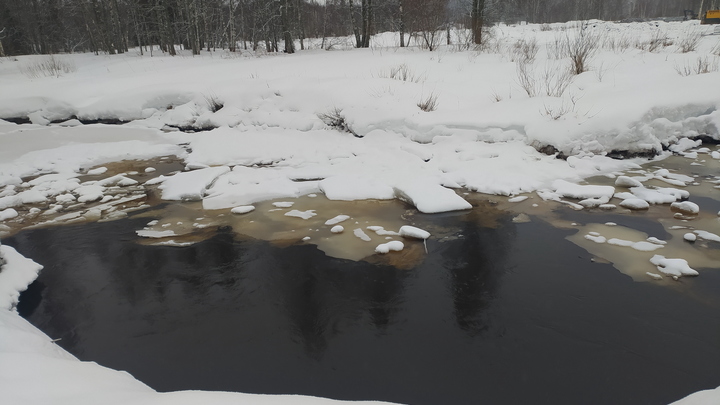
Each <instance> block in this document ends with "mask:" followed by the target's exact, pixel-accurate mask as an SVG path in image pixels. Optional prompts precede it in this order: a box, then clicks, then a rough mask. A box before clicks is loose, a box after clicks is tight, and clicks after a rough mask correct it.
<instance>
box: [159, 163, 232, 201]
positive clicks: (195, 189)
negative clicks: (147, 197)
mask: <svg viewBox="0 0 720 405" xmlns="http://www.w3.org/2000/svg"><path fill="white" fill-rule="evenodd" d="M229 171H230V168H229V167H227V166H219V167H209V168H205V169H199V170H193V171H190V172H183V173H178V174H176V175H174V176H170V177H168V178H167V179H165V180H164V181H163V183H162V184H161V185H160V189H161V190H162V198H163V200H200V199H202V197H203V194H204V193H205V190H206V189H207V188H208V187H210V186H211V185H212V184H213V182H215V180H216V179H217V178H218V177H220V176H222V175H223V174H225V173H228V172H229ZM146 184H147V183H146Z"/></svg>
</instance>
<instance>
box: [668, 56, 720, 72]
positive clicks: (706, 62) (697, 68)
mask: <svg viewBox="0 0 720 405" xmlns="http://www.w3.org/2000/svg"><path fill="white" fill-rule="evenodd" d="M718 68H720V65H719V64H718V59H717V58H713V59H712V60H711V59H710V58H708V57H707V56H704V57H703V56H699V57H698V58H697V60H696V61H695V63H690V62H687V63H685V65H684V66H677V65H676V66H675V71H676V72H678V74H679V75H680V76H690V75H693V74H695V75H701V74H705V73H711V72H717V71H718Z"/></svg>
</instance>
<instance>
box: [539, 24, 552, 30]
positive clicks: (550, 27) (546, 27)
mask: <svg viewBox="0 0 720 405" xmlns="http://www.w3.org/2000/svg"><path fill="white" fill-rule="evenodd" d="M540 31H552V26H550V24H547V23H545V24H543V25H541V26H540Z"/></svg>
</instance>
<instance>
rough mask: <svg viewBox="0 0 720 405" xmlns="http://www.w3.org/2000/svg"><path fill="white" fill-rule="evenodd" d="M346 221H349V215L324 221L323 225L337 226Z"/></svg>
mask: <svg viewBox="0 0 720 405" xmlns="http://www.w3.org/2000/svg"><path fill="white" fill-rule="evenodd" d="M348 219H350V216H349V215H338V216H336V217H334V218H330V219H328V220H327V221H325V225H327V226H332V225H337V224H339V223H341V222H344V221H347V220H348Z"/></svg>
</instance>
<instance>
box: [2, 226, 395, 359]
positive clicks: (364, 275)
mask: <svg viewBox="0 0 720 405" xmlns="http://www.w3.org/2000/svg"><path fill="white" fill-rule="evenodd" d="M143 225H144V220H140V221H133V220H129V221H116V222H112V223H104V224H85V225H82V226H77V227H58V228H49V229H36V230H28V231H24V232H21V233H20V234H18V235H17V236H16V237H15V238H11V239H8V244H9V245H12V246H16V247H18V250H19V251H21V253H25V254H26V255H28V256H30V257H33V258H34V259H36V260H37V261H38V262H40V263H42V264H45V265H46V269H45V271H44V272H43V273H41V282H44V283H46V284H47V285H48V286H49V287H48V288H47V289H46V290H45V291H44V292H43V293H42V298H40V303H39V305H38V311H37V312H39V313H37V314H33V315H32V316H31V317H30V318H31V321H33V322H34V323H36V324H41V323H45V324H46V325H45V326H43V327H42V328H43V329H44V330H45V331H46V332H48V333H51V334H53V335H54V336H56V337H63V340H64V342H65V343H66V345H65V347H67V348H70V347H72V346H75V344H76V343H77V342H78V340H82V335H83V331H84V330H85V329H88V330H90V329H91V328H93V327H94V326H93V324H94V323H95V321H94V319H97V318H98V317H102V318H105V319H112V318H117V319H121V320H123V322H125V321H127V319H133V320H135V321H136V322H135V323H133V326H132V327H133V328H135V330H134V331H133V333H134V334H143V333H164V332H166V331H168V330H172V329H173V328H175V327H176V326H180V325H183V324H185V323H187V322H192V319H198V317H203V316H204V314H207V313H210V312H213V311H216V310H218V309H222V310H227V311H235V310H238V311H254V312H255V313H259V314H262V315H261V317H263V316H264V317H265V318H264V319H266V322H268V324H273V323H277V324H278V325H279V327H280V328H282V329H281V330H282V331H287V332H288V333H289V338H291V339H294V340H295V339H296V340H297V341H298V342H300V343H301V344H302V346H303V349H304V351H305V352H306V353H307V354H308V355H309V356H310V357H313V358H320V357H321V356H322V353H323V352H324V351H325V349H326V347H327V345H328V340H329V339H330V338H331V337H332V336H336V335H339V334H341V333H342V332H343V331H345V330H347V329H348V328H350V327H352V326H353V325H356V324H358V323H359V322H363V321H368V320H369V322H370V324H372V325H373V326H374V327H375V328H376V329H377V330H378V331H379V332H380V333H382V332H383V331H384V330H385V328H387V327H388V326H389V325H390V324H392V320H393V317H394V315H395V314H396V313H397V311H398V306H399V304H400V302H401V301H402V298H401V295H402V292H403V289H404V279H405V277H406V274H408V273H407V271H402V270H397V269H394V268H391V267H387V266H378V265H374V264H370V263H366V262H351V261H345V260H339V259H334V258H330V257H328V256H326V255H325V254H324V253H323V252H321V251H319V250H318V249H317V248H315V247H314V246H291V247H288V248H279V247H275V246H273V245H271V244H269V243H267V242H263V241H256V240H247V241H244V240H238V239H237V238H236V235H235V233H234V232H233V231H232V230H230V229H220V230H218V231H217V233H216V234H215V235H214V236H213V237H212V238H210V239H208V240H205V241H203V242H199V243H197V244H195V245H192V246H189V247H184V248H176V247H162V246H146V245H141V244H137V243H135V241H136V237H135V235H134V231H135V230H136V229H140V227H142V226H143ZM60 235H62V236H60ZM254 291H257V292H258V293H257V294H250V292H254ZM278 310H280V311H278ZM227 322H232V321H231V320H227ZM158 327H159V328H165V330H155V328H158ZM68 345H69V346H68ZM78 350H79V348H76V349H75V350H74V351H73V352H74V353H78ZM80 350H81V349H80Z"/></svg>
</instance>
